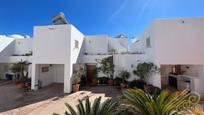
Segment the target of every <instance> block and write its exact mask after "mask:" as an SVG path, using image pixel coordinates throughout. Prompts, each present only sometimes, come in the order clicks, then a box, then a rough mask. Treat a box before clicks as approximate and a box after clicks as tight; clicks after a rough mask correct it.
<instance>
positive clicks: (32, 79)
mask: <svg viewBox="0 0 204 115" xmlns="http://www.w3.org/2000/svg"><path fill="white" fill-rule="evenodd" d="M31 73H32V75H31V89H32V90H37V87H36V81H38V78H36V75H35V74H36V64H35V63H32V72H31Z"/></svg>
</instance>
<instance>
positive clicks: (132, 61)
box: [114, 54, 145, 81]
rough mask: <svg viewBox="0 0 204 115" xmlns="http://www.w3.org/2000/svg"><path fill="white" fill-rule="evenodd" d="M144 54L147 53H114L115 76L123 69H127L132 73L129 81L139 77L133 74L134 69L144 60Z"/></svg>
mask: <svg viewBox="0 0 204 115" xmlns="http://www.w3.org/2000/svg"><path fill="white" fill-rule="evenodd" d="M144 56H145V55H142V54H117V55H114V65H115V77H116V76H118V74H119V73H120V72H121V71H123V70H126V71H128V72H129V73H130V78H129V81H131V80H134V79H138V77H137V76H136V75H134V74H133V70H135V68H136V67H137V65H138V64H139V63H142V62H144Z"/></svg>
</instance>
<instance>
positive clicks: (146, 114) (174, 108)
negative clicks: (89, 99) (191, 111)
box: [120, 89, 200, 115]
mask: <svg viewBox="0 0 204 115" xmlns="http://www.w3.org/2000/svg"><path fill="white" fill-rule="evenodd" d="M191 96H192V95H191V93H189V92H188V91H187V90H184V91H182V92H174V93H172V94H170V93H169V92H168V91H166V90H164V91H162V92H161V93H160V95H158V96H155V97H152V96H151V95H150V94H147V93H145V92H144V91H143V90H140V89H128V90H126V91H124V92H123V94H122V96H121V99H120V100H121V105H120V108H122V109H123V110H127V111H129V112H132V113H133V114H142V115H172V114H178V112H181V111H183V110H185V109H187V108H190V107H192V106H194V105H195V104H196V103H198V102H199V100H200V98H199V96H195V97H196V99H195V100H194V101H193V102H192V100H191Z"/></svg>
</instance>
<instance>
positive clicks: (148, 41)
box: [146, 37, 151, 48]
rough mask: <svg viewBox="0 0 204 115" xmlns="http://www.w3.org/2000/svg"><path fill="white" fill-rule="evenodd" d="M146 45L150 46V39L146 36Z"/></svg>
mask: <svg viewBox="0 0 204 115" xmlns="http://www.w3.org/2000/svg"><path fill="white" fill-rule="evenodd" d="M146 47H147V48H150V47H151V39H150V37H148V38H147V39H146Z"/></svg>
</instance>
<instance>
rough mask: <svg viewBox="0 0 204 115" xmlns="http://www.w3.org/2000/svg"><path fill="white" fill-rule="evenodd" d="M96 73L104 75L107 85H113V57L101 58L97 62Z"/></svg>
mask: <svg viewBox="0 0 204 115" xmlns="http://www.w3.org/2000/svg"><path fill="white" fill-rule="evenodd" d="M98 71H99V72H102V73H104V74H105V75H106V76H107V77H108V78H109V80H108V84H109V85H113V74H114V64H113V56H109V57H107V58H103V59H102V60H100V61H99V67H98Z"/></svg>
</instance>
